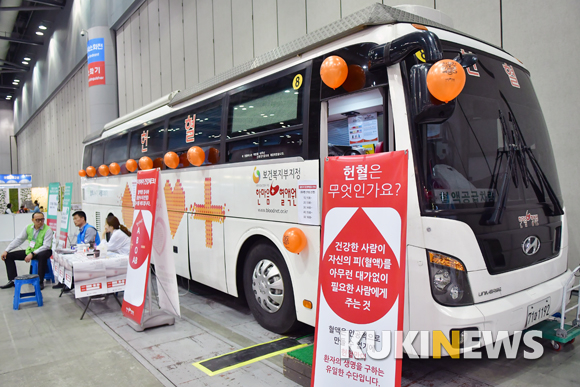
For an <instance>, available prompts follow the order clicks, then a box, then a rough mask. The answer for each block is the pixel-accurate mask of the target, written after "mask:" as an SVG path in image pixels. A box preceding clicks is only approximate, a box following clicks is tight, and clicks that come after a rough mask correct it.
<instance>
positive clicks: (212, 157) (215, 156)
mask: <svg viewBox="0 0 580 387" xmlns="http://www.w3.org/2000/svg"><path fill="white" fill-rule="evenodd" d="M207 161H209V162H210V163H211V164H217V163H219V162H220V151H219V150H217V149H216V148H214V147H211V148H209V150H208V151H207Z"/></svg>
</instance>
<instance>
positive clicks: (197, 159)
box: [187, 146, 205, 167]
mask: <svg viewBox="0 0 580 387" xmlns="http://www.w3.org/2000/svg"><path fill="white" fill-rule="evenodd" d="M187 160H189V162H190V163H192V164H193V165H195V166H196V167H199V166H200V165H201V164H203V162H204V161H205V152H204V151H203V149H201V148H200V147H198V146H192V147H191V148H189V150H188V151H187Z"/></svg>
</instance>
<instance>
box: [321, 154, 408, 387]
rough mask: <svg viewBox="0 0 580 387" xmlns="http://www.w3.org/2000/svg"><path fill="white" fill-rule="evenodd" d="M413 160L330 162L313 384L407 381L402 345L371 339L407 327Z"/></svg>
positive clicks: (387, 158)
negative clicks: (376, 350) (400, 351)
mask: <svg viewBox="0 0 580 387" xmlns="http://www.w3.org/2000/svg"><path fill="white" fill-rule="evenodd" d="M407 165H408V154H407V152H406V151H399V152H389V153H378V154H373V155H367V156H344V157H330V158H328V159H327V161H326V163H325V165H324V187H323V196H322V198H323V199H322V249H321V261H320V269H319V281H318V283H319V287H318V303H317V313H316V337H315V344H314V365H313V374H312V385H313V386H331V385H336V386H359V385H361V383H364V384H366V383H369V384H371V385H379V386H382V387H387V386H398V385H400V383H401V365H402V363H401V359H396V356H395V353H396V350H395V347H394V346H391V348H392V350H391V352H390V355H388V356H386V357H384V358H379V357H378V356H374V355H373V354H371V355H369V339H372V340H373V341H374V342H375V343H376V342H377V341H378V340H376V339H375V338H376V337H379V338H380V337H381V336H382V332H383V331H389V332H390V333H391V335H392V337H396V335H395V332H396V331H402V329H403V307H404V302H403V301H404V300H403V298H404V286H405V252H406V229H407V224H406V223H407ZM369 332H372V333H369ZM365 339H366V343H365ZM380 341H381V344H382V346H383V348H382V350H381V352H383V350H384V349H385V348H384V347H385V346H386V345H387V342H386V341H385V340H380ZM353 342H354V343H355V345H351V344H352V343H353ZM394 342H395V340H389V341H388V345H390V343H394ZM359 343H364V344H366V345H361V346H358V344H359ZM381 344H379V345H378V346H381ZM362 348H365V349H366V353H365V352H364V351H363V349H362ZM373 348H376V347H373Z"/></svg>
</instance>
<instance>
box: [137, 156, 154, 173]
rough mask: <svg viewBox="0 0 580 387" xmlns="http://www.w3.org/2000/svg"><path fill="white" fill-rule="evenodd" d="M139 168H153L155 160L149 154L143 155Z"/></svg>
mask: <svg viewBox="0 0 580 387" xmlns="http://www.w3.org/2000/svg"><path fill="white" fill-rule="evenodd" d="M139 168H141V170H143V171H146V170H148V169H152V168H153V161H152V160H151V159H150V158H149V157H147V156H143V157H141V158H140V159H139Z"/></svg>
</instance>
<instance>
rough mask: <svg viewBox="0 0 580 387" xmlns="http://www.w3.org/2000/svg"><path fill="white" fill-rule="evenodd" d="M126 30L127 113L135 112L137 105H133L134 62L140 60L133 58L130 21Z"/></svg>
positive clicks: (126, 24)
mask: <svg viewBox="0 0 580 387" xmlns="http://www.w3.org/2000/svg"><path fill="white" fill-rule="evenodd" d="M123 29H124V30H125V32H124V34H123V36H124V39H125V95H126V105H127V113H129V112H132V111H133V110H135V104H134V103H133V93H134V91H133V71H132V69H133V62H136V61H137V60H138V58H134V57H133V40H132V38H131V30H132V23H131V22H130V21H128V22H127V23H125V25H124V26H123Z"/></svg>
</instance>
